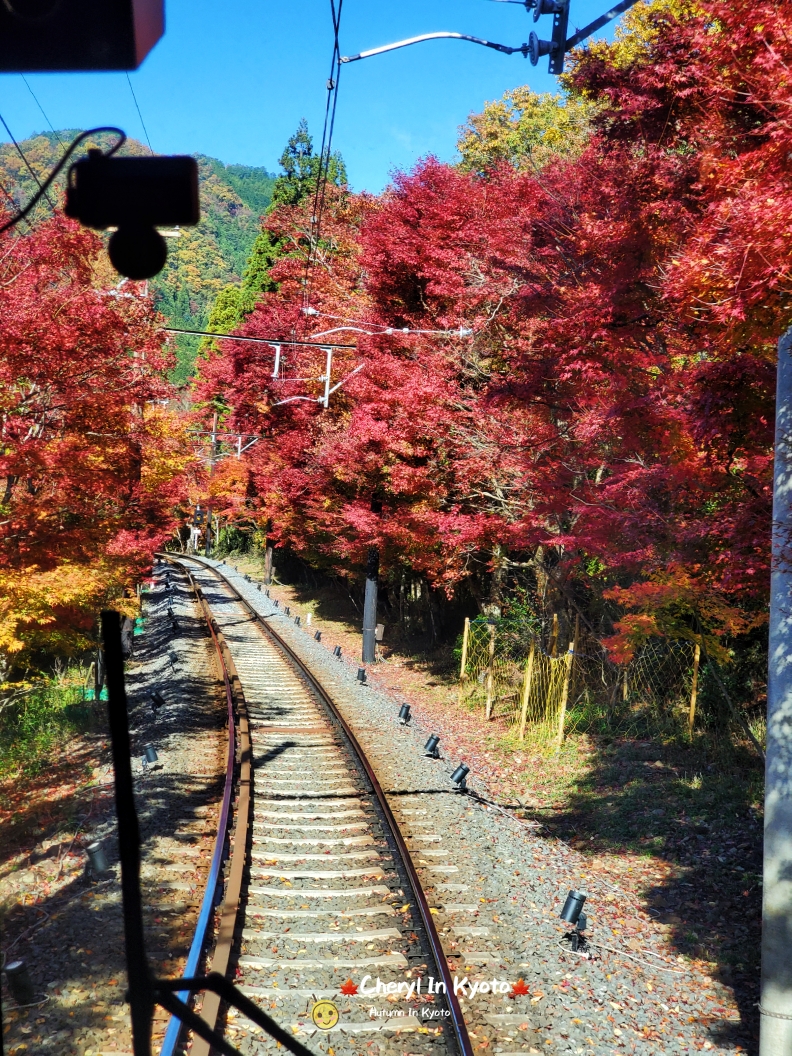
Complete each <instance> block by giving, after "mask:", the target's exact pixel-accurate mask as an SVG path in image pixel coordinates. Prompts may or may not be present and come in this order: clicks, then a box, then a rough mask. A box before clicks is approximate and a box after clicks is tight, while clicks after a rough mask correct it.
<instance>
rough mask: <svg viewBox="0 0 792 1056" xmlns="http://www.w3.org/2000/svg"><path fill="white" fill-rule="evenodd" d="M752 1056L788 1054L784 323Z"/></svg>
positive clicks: (790, 861) (789, 348)
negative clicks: (758, 979)
mask: <svg viewBox="0 0 792 1056" xmlns="http://www.w3.org/2000/svg"><path fill="white" fill-rule="evenodd" d="M775 429H776V431H775V470H774V479H773V547H772V568H771V575H770V649H769V657H768V678H767V753H766V755H767V761H766V766H765V830H764V889H763V899H762V990H761V1002H760V1011H761V1027H760V1040H759V1056H792V952H791V951H792V560H791V559H792V548H790V543H791V542H792V504H791V502H790V500H792V328H790V329H789V330H787V332H786V334H784V336H783V337H782V338H781V340H780V341H779V343H778V384H777V389H776V427H775Z"/></svg>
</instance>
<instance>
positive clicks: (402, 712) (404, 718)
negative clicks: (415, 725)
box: [399, 704, 412, 726]
mask: <svg viewBox="0 0 792 1056" xmlns="http://www.w3.org/2000/svg"><path fill="white" fill-rule="evenodd" d="M411 718H412V715H410V705H409V704H402V706H401V707H400V708H399V724H400V725H401V726H409V724H410V719H411Z"/></svg>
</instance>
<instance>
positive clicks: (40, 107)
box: [19, 73, 66, 149]
mask: <svg viewBox="0 0 792 1056" xmlns="http://www.w3.org/2000/svg"><path fill="white" fill-rule="evenodd" d="M19 76H20V77H21V78H22V80H23V81H24V83H25V87H26V88H27V90H28V91H29V92H30V94H31V95H32V96H33V102H34V103H35V104H36V106H37V107H38V108H39V110H40V111H41V116H42V117H43V118H44V120H45V121H46V122H47V124H48V125H49V127H50V131H51V132H52V133H54V135H55V138H56V139H57V141H58V142H59V143H60V145H61V146H62V147H63V148H64V149H65V147H66V144H65V143H64V142H63V140H62V139H61V138H60V136H59V135H58V133H57V131H56V130H55V126H54V125H53V123H52V122H51V121H50V119H49V118H48V117H47V115H46V113H45V111H44V107H43V106H42V105H41V103H40V102H39V101H38V96H37V95H36V93H35V92H34V91H33V89H32V88H31V87H30V84H29V83H28V80H27V77H25V75H24V73H20V75H19Z"/></svg>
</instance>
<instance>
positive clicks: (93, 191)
mask: <svg viewBox="0 0 792 1056" xmlns="http://www.w3.org/2000/svg"><path fill="white" fill-rule="evenodd" d="M64 212H65V213H66V215H67V216H70V217H72V218H73V219H75V220H79V221H80V223H81V224H84V225H85V226H86V227H92V228H95V229H96V230H100V231H101V230H107V229H108V228H115V231H114V232H113V234H112V235H111V236H110V242H109V245H108V253H109V255H110V260H111V261H112V264H113V266H114V267H115V269H116V270H117V271H118V272H120V273H121V274H122V275H126V276H127V278H130V279H150V278H151V277H152V276H153V275H156V274H157V273H158V272H159V271H161V270H162V268H163V267H164V265H165V260H166V258H167V255H168V254H167V249H166V247H165V240H164V238H163V237H162V235H161V234H160V233H159V231H157V230H156V228H158V227H181V226H184V225H192V224H197V223H198V221H199V220H200V218H201V211H200V204H199V200H198V165H197V163H196V161H195V158H190V157H186V156H185V157H179V156H174V157H162V158H158V157H151V158H118V157H114V156H108V155H106V154H103V153H102V151H101V150H95V149H92V150H89V151H88V157H87V158H83V159H82V160H81V161H77V162H75V163H74V164H73V165H72V166H71V168H70V169H69V180H68V185H67V188H66V205H65V208H64Z"/></svg>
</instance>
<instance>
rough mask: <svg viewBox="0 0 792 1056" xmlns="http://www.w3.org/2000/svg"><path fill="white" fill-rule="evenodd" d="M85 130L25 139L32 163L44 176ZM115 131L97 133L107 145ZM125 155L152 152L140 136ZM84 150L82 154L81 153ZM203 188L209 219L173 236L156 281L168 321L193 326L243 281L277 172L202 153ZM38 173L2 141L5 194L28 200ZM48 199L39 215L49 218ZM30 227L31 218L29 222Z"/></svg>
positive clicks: (185, 368)
mask: <svg viewBox="0 0 792 1056" xmlns="http://www.w3.org/2000/svg"><path fill="white" fill-rule="evenodd" d="M76 134H77V133H76V132H75V131H74V130H71V129H70V130H67V131H62V132H58V133H54V132H43V133H40V134H37V135H35V136H31V137H30V138H29V139H26V140H23V141H22V142H21V143H20V147H21V148H22V151H23V153H24V155H25V158H26V159H27V162H28V164H29V165H30V169H32V172H33V173H35V175H36V176H37V177H38V178H39V179H41V180H43V179H44V177H45V176H46V175H47V174H48V173H49V172H50V170H51V169H52V167H53V166H54V165H55V163H56V162H57V161H58V159H59V158H60V157H61V155H62V153H63V149H64V147H63V144H68V143H70V142H71V140H72V139H73V138H74V136H75V135H76ZM111 138H112V137H109V136H108V137H104V136H100V137H97V143H96V144H95V145H101V146H104V145H105V144H106V143H109V142H110V141H111ZM121 153H122V154H133V155H140V154H148V153H149V152H148V149H147V148H146V147H145V146H144V145H143V144H141V143H139V142H137V140H134V139H130V140H127V142H126V144H125V145H124V147H123V149H122V151H121ZM80 156H82V152H81V151H78V152H77V157H78V158H79V157H80ZM196 160H197V161H198V172H199V180H200V193H201V222H200V223H199V224H198V225H197V226H196V227H192V228H182V230H181V235H180V237H179V238H170V239H168V262H167V264H166V265H165V268H164V269H163V271H162V272H161V274H160V275H158V276H157V277H156V278H155V279H153V280H152V283H151V286H152V289H153V291H154V296H155V299H156V301H157V304H158V307H159V309H160V311H161V312H162V314H163V315H164V316H165V318H166V319H167V320H168V322H169V323H170V324H171V325H173V326H181V327H184V328H185V329H192V330H201V329H204V328H205V326H206V322H207V319H208V315H209V308H210V306H211V304H212V303H213V302H214V300H215V297H216V296H217V294H218V293H219V291H220V290H221V289H223V287H225V286H227V285H229V284H232V283H237V282H239V281H240V278H241V274H242V269H243V268H244V266H245V262H246V260H247V258H248V256H249V254H250V250H251V248H252V246H253V242H254V241H255V239H256V235H257V234H258V232H259V217H260V216H261V215H262V213H263V212H264V211H265V209H266V208H267V205H268V204H269V201H270V198H271V196H272V186H273V183H274V179H275V178H274V176H272V175H270V173H268V172H267V170H266V169H264V168H257V167H254V166H250V165H225V164H223V162H222V161H218V160H217V158H209V157H205V156H204V155H200V154H199V155H196ZM64 184H65V175H64V174H61V176H60V177H59V178H58V181H57V183H56V187H54V188H52V189H51V190H50V192H49V197H50V199H51V201H52V202H53V203H54V204H55V205H56V206H60V204H61V203H62V201H63V188H64ZM37 189H38V188H37V186H36V182H35V179H34V176H33V175H32V173H31V171H30V170H29V169H28V167H27V166H26V164H25V162H24V161H23V160H22V158H21V157H20V155H19V154H18V153H17V150H16V148H15V147H14V145H13V144H12V143H0V198H2V199H5V201H6V202H8V201H9V199H11V200H13V202H14V205H15V206H16V207H18V206H20V205H21V204H23V203H25V202H26V201H28V199H29V198H30V197H31V196H32V195H33V193H34V192H35V191H36V190H37ZM48 212H49V206H48V205H47V204H46V203H43V204H42V205H41V206H39V207H38V209H37V211H36V213H35V214H33V222H35V217H36V216H44V215H47V214H48ZM22 227H23V230H24V224H23V225H22ZM198 342H199V339H198V338H180V339H179V341H178V366H177V368H176V371H175V372H174V380H177V381H184V380H186V379H187V378H188V377H189V375H190V374H191V372H192V365H193V362H194V360H195V354H196V350H197V347H198Z"/></svg>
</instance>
